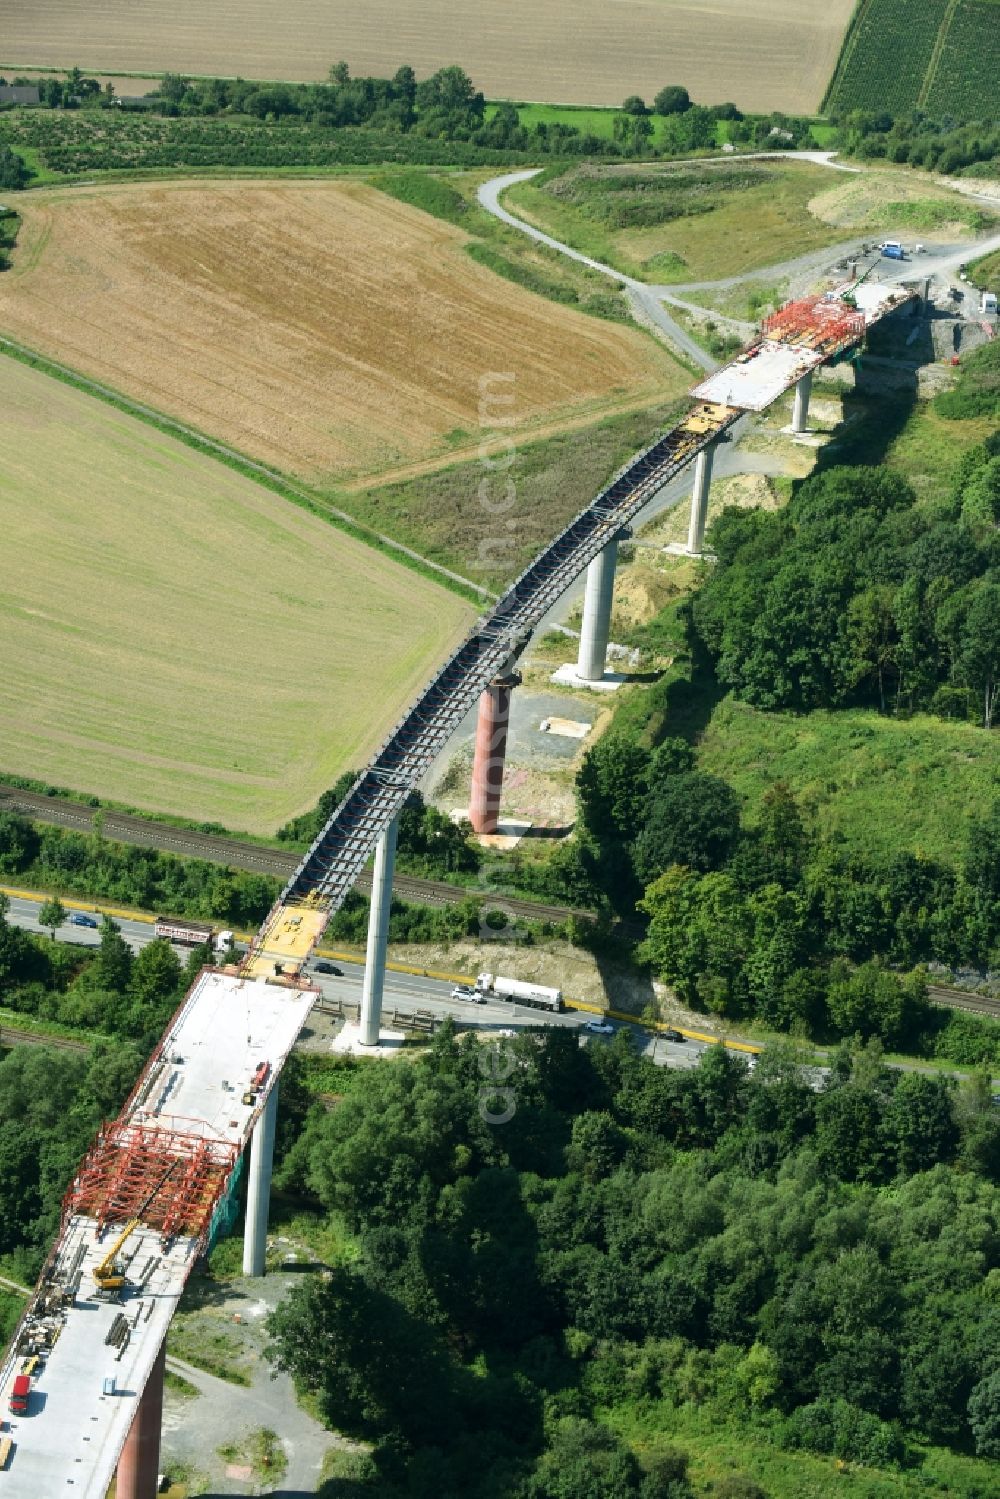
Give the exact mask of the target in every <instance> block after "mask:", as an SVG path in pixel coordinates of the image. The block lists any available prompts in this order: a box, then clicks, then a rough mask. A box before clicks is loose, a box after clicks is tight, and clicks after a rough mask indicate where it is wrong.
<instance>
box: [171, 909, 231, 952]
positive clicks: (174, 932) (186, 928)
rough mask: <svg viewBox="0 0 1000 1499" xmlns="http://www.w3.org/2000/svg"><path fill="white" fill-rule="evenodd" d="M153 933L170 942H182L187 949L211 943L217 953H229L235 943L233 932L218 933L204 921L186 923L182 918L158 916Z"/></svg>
mask: <svg viewBox="0 0 1000 1499" xmlns="http://www.w3.org/2000/svg"><path fill="white" fill-rule="evenodd" d="M153 931H154V932H155V933H156V935H157V937H166V939H167V941H168V942H180V943H181V944H182V945H183V946H185V947H200V946H201V945H202V944H203V943H205V942H210V943H211V944H212V947H213V948H214V950H215V951H216V952H228V951H229V949H230V948H231V947H232V945H233V941H234V935H233V933H232V932H216V930H215V928H214V927H210V926H206V925H205V923H204V922H203V921H186V920H185V919H184V918H183V917H180V916H178V917H174V916H157V918H156V921H155V922H154V923H153Z"/></svg>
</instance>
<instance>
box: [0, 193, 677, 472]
mask: <svg viewBox="0 0 1000 1499" xmlns="http://www.w3.org/2000/svg"><path fill="white" fill-rule="evenodd" d="M19 207H20V208H21V211H22V212H23V215H24V222H23V226H22V229H21V231H20V235H19V243H18V248H17V251H16V253H15V256H14V259H13V266H12V269H11V270H10V271H9V272H7V273H6V274H5V275H4V276H3V277H2V278H0V328H2V329H3V330H4V331H5V332H8V333H10V334H12V335H13V336H14V337H15V338H18V339H20V340H22V341H23V342H24V343H26V344H28V345H29V346H30V347H32V348H35V349H39V350H41V351H42V352H44V353H46V354H49V355H51V356H53V357H54V358H56V359H59V360H61V361H63V362H65V363H67V364H69V365H72V366H73V367H74V368H76V369H80V370H82V371H84V372H85V373H87V374H89V375H93V376H95V377H96V378H98V379H99V380H102V381H104V382H105V383H107V384H108V385H111V386H112V387H114V388H116V389H118V390H122V391H124V392H126V393H127V394H128V395H130V396H133V397H135V398H137V399H139V400H140V401H143V402H145V403H148V404H149V405H151V406H154V407H156V408H158V409H159V410H162V411H165V412H167V413H169V415H171V416H174V417H177V418H179V419H180V420H181V421H184V422H186V423H189V424H190V425H192V426H194V427H196V428H198V429H200V430H201V431H203V432H207V433H210V434H211V435H212V436H213V437H217V438H221V439H222V440H223V441H225V442H227V443H231V444H232V445H233V446H235V447H237V448H239V449H241V450H242V451H244V452H247V453H250V454H252V455H253V456H254V457H255V458H259V459H262V460H263V461H265V462H267V463H270V464H272V465H273V466H275V467H277V468H279V469H282V470H285V471H288V472H292V473H295V474H298V475H301V476H303V477H307V478H309V479H312V480H314V481H316V482H320V483H323V482H327V483H329V482H334V483H335V482H340V481H344V480H347V479H350V478H357V477H360V476H363V475H373V474H377V473H379V472H381V471H383V470H385V469H390V468H397V467H399V466H400V465H403V464H408V463H414V462H419V461H421V460H424V459H427V458H429V457H433V456H438V457H440V458H441V459H442V461H443V460H444V459H445V458H448V459H453V458H455V457H458V456H461V455H462V454H463V453H470V454H471V453H474V452H475V451H476V449H477V447H478V444H479V440H480V435H481V422H482V421H483V412H482V407H481V399H482V394H483V388H484V387H483V382H484V380H486V381H489V380H491V379H492V380H493V382H494V383H493V385H492V386H491V387H490V390H491V391H492V394H493V397H494V403H493V405H492V406H491V407H490V410H489V412H488V413H487V417H486V424H487V426H489V427H490V428H495V427H496V426H497V425H498V423H497V420H496V414H497V410H498V407H497V406H496V398H497V397H498V396H499V395H502V394H505V393H510V392H513V394H514V396H515V398H516V401H517V410H518V419H519V433H520V434H521V435H529V434H530V432H531V430H532V428H533V427H537V428H538V429H539V430H541V429H545V428H547V429H549V430H551V428H552V425H553V423H558V422H559V421H560V420H563V421H566V422H567V423H569V424H570V425H572V424H574V423H577V422H579V420H580V419H581V417H582V416H584V415H586V414H587V413H588V412H592V413H593V414H595V415H597V414H600V413H602V412H605V411H608V410H614V409H617V408H618V407H629V406H635V405H636V404H642V403H644V402H651V401H653V400H654V399H656V397H657V395H658V394H659V392H660V390H661V388H662V381H663V378H664V375H665V373H666V372H667V371H668V370H669V371H673V368H674V366H673V364H672V361H670V359H669V356H667V355H666V354H665V353H662V352H661V351H660V350H659V349H657V347H656V346H655V345H654V344H653V342H652V341H651V340H649V339H647V338H645V337H644V336H643V335H642V334H640V333H638V332H637V331H635V330H633V329H631V328H626V327H620V326H617V325H615V324H612V323H605V322H602V321H601V320H599V319H597V318H592V317H587V316H585V315H584V314H581V313H577V312H574V311H572V310H570V309H567V308H564V307H559V306H557V305H555V304H553V303H551V302H548V301H546V300H545V299H544V298H542V297H538V296H534V295H532V294H531V293H529V292H527V291H525V290H524V289H523V288H521V287H518V286H516V285H513V284H512V283H510V282H507V281H504V280H502V279H501V278H500V277H498V276H496V275H494V274H493V273H492V272H491V271H489V270H487V269H485V268H484V267H482V266H479V265H477V264H475V262H473V261H472V260H471V259H470V258H469V256H468V255H466V254H465V249H464V246H465V244H466V243H467V236H466V235H465V234H464V233H463V232H462V231H461V230H459V229H456V228H454V227H453V226H451V225H450V224H446V223H443V222H442V221H440V220H438V219H433V218H431V217H429V216H428V215H426V214H424V213H421V212H420V211H419V210H417V209H414V208H410V207H408V206H407V205H405V204H402V203H399V202H397V201H396V200H395V199H393V198H389V197H387V196H386V195H384V194H382V193H379V192H376V191H375V190H374V189H372V188H370V187H368V186H366V185H364V184H363V183H360V182H341V181H338V182H294V183H292V182H235V183H229V182H221V183H211V184H207V183H204V182H198V183H192V182H180V183H175V182H171V183H157V184H149V183H140V184H135V183H133V184H124V185H119V186H103V187H99V188H97V187H95V188H83V189H82V190H81V189H66V188H62V189H53V190H51V191H39V192H37V193H31V194H26V195H25V196H24V202H23V205H19ZM497 377H499V382H498V380H497ZM494 435H495V433H494Z"/></svg>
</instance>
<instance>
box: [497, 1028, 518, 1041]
mask: <svg viewBox="0 0 1000 1499" xmlns="http://www.w3.org/2000/svg"><path fill="white" fill-rule="evenodd" d="M497 1035H498V1036H506V1037H507V1038H508V1040H512V1039H513V1037H514V1036H516V1035H517V1031H512V1030H511V1028H510V1026H509V1025H505V1026H503V1027H502V1028H501V1029H500V1030H498V1031H497Z"/></svg>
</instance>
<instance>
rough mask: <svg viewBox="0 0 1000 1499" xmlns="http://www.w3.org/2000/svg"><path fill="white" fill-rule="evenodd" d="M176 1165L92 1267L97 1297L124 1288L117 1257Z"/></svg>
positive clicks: (120, 1265) (123, 1278) (122, 1269)
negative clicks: (99, 1260) (101, 1258)
mask: <svg viewBox="0 0 1000 1499" xmlns="http://www.w3.org/2000/svg"><path fill="white" fill-rule="evenodd" d="M177 1165H178V1162H177V1161H174V1162H172V1163H171V1165H170V1166H169V1167H168V1168H167V1170H166V1171H165V1172H164V1173H163V1175H162V1176H161V1177H160V1180H159V1181H158V1182H157V1183H156V1186H155V1187H154V1188H153V1190H152V1191H151V1192H150V1194H149V1196H148V1197H147V1198H146V1199H145V1201H144V1202H143V1203H142V1204H141V1205H140V1207H139V1209H138V1212H137V1214H136V1216H135V1217H134V1218H130V1219H129V1220H128V1222H127V1223H126V1225H125V1227H124V1228H123V1229H122V1231H121V1233H120V1234H119V1235H118V1237H117V1239H116V1240H115V1242H114V1243H113V1244H112V1246H111V1248H110V1249H109V1250H108V1252H107V1254H106V1255H105V1256H104V1258H103V1260H101V1263H100V1264H99V1265H95V1266H94V1269H93V1276H94V1279H95V1280H96V1282H97V1292H98V1295H108V1296H113V1295H115V1294H116V1293H117V1292H119V1291H121V1290H122V1289H123V1288H124V1286H125V1267H124V1265H123V1264H122V1263H121V1262H120V1261H119V1259H118V1255H119V1253H120V1251H121V1250H122V1249H123V1248H124V1246H125V1245H126V1244H127V1243H128V1241H129V1239H130V1238H131V1237H132V1235H133V1234H134V1233H135V1231H136V1229H137V1228H140V1227H141V1226H142V1216H141V1215H142V1214H143V1213H144V1212H145V1210H146V1208H148V1207H149V1204H150V1203H151V1202H152V1200H153V1198H154V1197H155V1196H156V1194H157V1192H159V1190H160V1188H161V1187H162V1186H163V1185H164V1184H165V1183H166V1181H167V1180H168V1178H169V1177H170V1174H171V1172H173V1171H174V1169H175V1168H176V1166H177Z"/></svg>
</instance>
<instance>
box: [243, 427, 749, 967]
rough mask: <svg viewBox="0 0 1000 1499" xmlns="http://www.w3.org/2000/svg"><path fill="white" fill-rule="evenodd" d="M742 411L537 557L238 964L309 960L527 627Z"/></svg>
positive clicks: (655, 461)
mask: <svg viewBox="0 0 1000 1499" xmlns="http://www.w3.org/2000/svg"><path fill="white" fill-rule="evenodd" d="M741 415H742V412H741V411H738V410H733V409H730V408H729V407H726V406H719V405H712V404H701V405H698V406H696V407H694V408H693V409H692V410H691V411H690V412H689V413H688V414H687V415H686V416H685V417H684V418H683V419H682V420H681V421H680V422H679V423H678V424H677V426H676V427H674V428H673V429H672V430H671V431H669V432H667V433H666V434H665V435H664V436H662V437H660V438H658V439H657V441H656V442H654V443H653V444H652V445H651V446H650V447H648V448H646V449H645V450H644V451H643V452H641V453H640V454H639V455H638V456H637V457H636V458H633V459H632V461H631V462H630V463H629V464H628V465H627V466H626V467H625V468H623V469H622V470H621V471H620V472H619V473H618V474H617V475H616V476H615V477H614V479H612V481H611V483H610V484H608V485H607V486H606V487H605V488H604V489H602V490H601V492H600V494H599V495H598V496H597V498H596V499H595V500H593V501H592V502H591V503H590V504H589V505H588V506H587V507H586V509H584V510H581V511H580V513H579V515H577V516H576V517H575V518H574V519H573V520H572V521H570V523H569V525H568V526H566V528H565V529H564V530H563V531H561V532H560V533H559V535H558V536H557V537H556V538H555V540H554V541H552V542H550V544H549V545H548V546H547V547H546V548H545V550H544V551H543V552H541V553H540V554H539V555H538V556H537V557H536V558H535V560H534V561H533V562H532V563H531V565H530V566H529V567H527V568H526V569H525V571H524V572H523V573H522V574H521V576H520V577H519V578H518V579H517V580H516V581H515V582H514V583H512V584H511V586H510V588H508V590H507V592H506V593H505V594H504V595H503V597H502V598H501V599H500V600H499V602H498V603H497V604H496V605H495V607H494V608H493V609H492V610H491V612H490V613H489V614H488V615H485V616H484V617H483V618H481V619H480V620H479V621H478V623H477V625H476V627H475V629H474V630H473V632H472V633H471V634H470V635H469V636H468V638H467V639H466V640H464V641H463V642H462V644H461V645H460V646H459V647H458V649H457V650H456V651H455V652H454V653H453V654H452V655H451V656H450V657H449V658H448V660H447V661H446V662H445V663H444V665H443V666H442V667H441V668H440V670H439V671H438V673H437V675H436V676H435V677H434V678H433V679H432V680H431V681H430V682H429V683H428V685H427V686H426V688H425V689H424V691H423V693H422V694H421V696H420V697H419V698H418V700H417V701H416V702H415V703H414V704H413V706H412V707H411V708H410V709H409V710H408V711H407V712H406V714H405V715H404V716H403V717H402V718H401V719H400V721H399V722H398V723H397V724H396V726H395V728H394V729H393V730H392V731H391V733H390V734H389V735H388V737H387V738H386V740H385V742H384V743H383V744H382V746H381V748H380V749H379V750H378V751H377V752H376V754H375V756H374V757H373V759H372V761H371V763H370V764H369V766H368V768H367V769H366V770H365V771H363V772H362V773H361V775H360V776H359V777H358V779H357V781H356V782H355V783H354V785H353V786H352V788H351V790H350V791H349V793H348V794H347V796H346V797H345V798H344V800H343V801H342V802H341V804H340V806H339V807H337V808H336V809H335V811H334V812H333V814H332V815H331V817H330V818H329V820H328V821H327V823H326V826H325V827H324V828H323V830H322V831H321V832H320V834H319V835H318V837H317V838H316V840H315V842H314V843H313V845H312V847H311V848H310V849H309V851H308V853H307V854H306V855H305V857H304V858H303V860H302V862H301V863H300V864H299V866H298V868H297V869H296V871H295V873H294V874H293V875H292V876H291V878H290V879H289V881H288V883H287V885H286V886H285V888H284V890H283V891H282V893H281V895H280V897H279V898H278V901H277V903H276V904H275V906H274V908H273V909H272V911H271V913H270V915H269V916H268V918H267V920H266V921H265V922H264V925H263V926H262V927H261V930H260V932H259V933H258V935H257V937H256V938H255V940H254V942H253V945H252V946H251V948H250V951H249V953H248V954H247V958H246V960H245V963H244V965H243V971H244V972H245V973H247V974H259V975H263V974H269V973H273V972H274V964H275V963H284V964H286V965H289V964H290V965H291V966H292V967H293V968H294V967H295V966H297V965H300V964H301V962H303V961H304V960H305V957H307V956H308V951H309V948H310V947H311V945H312V943H313V942H315V941H318V939H319V937H320V935H321V934H322V931H323V928H324V927H325V925H326V922H327V920H328V919H329V916H330V915H331V914H332V912H334V911H335V910H337V909H338V908H339V907H340V906H341V904H342V903H343V901H344V900H345V899H346V898H347V895H348V893H349V892H350V891H351V890H352V889H353V887H354V884H355V882H356V880H357V878H358V875H359V874H360V873H361V871H362V869H363V868H364V866H365V863H366V862H367V860H368V857H369V855H370V854H371V851H372V849H373V847H374V845H375V842H376V840H377V838H378V837H379V834H380V833H381V832H382V831H383V830H384V829H385V828H386V827H388V825H389V823H390V822H391V821H392V819H393V818H394V817H395V816H396V814H397V812H398V811H399V810H400V808H401V807H402V806H403V804H404V802H405V801H406V798H407V797H408V796H409V794H410V792H411V791H412V790H413V789H414V788H415V787H416V786H417V785H418V784H419V782H420V781H421V779H422V778H423V776H424V775H425V773H426V772H427V771H428V770H429V768H430V766H431V765H432V763H433V761H434V759H435V757H436V756H437V755H438V753H439V752H440V751H441V749H442V748H443V747H444V745H445V744H447V742H448V740H449V739H450V738H451V736H452V734H453V733H454V732H455V730H456V729H457V728H458V726H459V725H460V724H461V722H462V720H463V719H464V717H465V715H466V714H467V713H468V711H469V709H470V708H471V707H472V706H473V705H474V703H475V702H476V700H477V698H478V697H479V694H480V693H481V692H482V691H483V689H484V688H485V687H487V686H488V685H489V683H490V682H491V681H492V680H493V679H494V678H495V677H496V676H498V675H499V674H501V673H502V672H503V671H504V670H505V668H507V667H508V666H509V665H510V663H511V662H512V661H513V660H514V659H515V658H516V657H517V656H518V655H519V654H520V653H521V651H522V650H523V649H524V647H525V645H526V644H527V642H528V640H529V638H530V636H531V633H532V631H533V630H534V629H535V627H536V626H537V625H538V624H539V623H540V621H541V620H542V619H543V618H544V616H545V614H546V612H547V611H548V610H549V608H550V607H551V606H552V604H554V603H555V602H556V600H557V599H559V598H560V597H561V596H562V595H563V594H564V593H565V591H566V589H567V588H569V587H570V585H571V584H572V583H573V582H574V580H575V579H576V578H577V577H579V575H580V573H581V572H582V571H583V570H584V568H586V567H587V565H588V564H589V563H590V562H592V561H593V559H594V558H595V557H596V556H597V555H598V553H599V552H600V551H601V550H602V549H603V548H604V547H605V546H607V544H608V542H609V541H612V540H613V539H614V538H615V537H616V536H617V535H618V533H619V532H620V531H621V529H622V527H623V526H625V525H627V524H628V523H629V521H631V520H633V519H634V518H635V516H636V515H637V514H638V513H639V511H640V510H641V509H642V508H643V506H644V505H646V504H647V503H648V502H649V500H650V499H652V497H653V496H654V495H655V494H656V493H657V491H658V490H659V489H660V488H662V486H663V485H664V484H666V483H667V482H668V480H670V479H672V478H673V477H674V476H675V475H676V474H678V473H680V471H681V470H682V469H683V468H685V467H686V466H687V465H688V464H689V463H691V462H692V461H693V460H694V459H695V458H696V457H697V455H698V454H699V453H700V452H701V451H702V449H703V448H707V447H708V446H709V445H710V444H711V443H713V442H716V441H718V439H719V438H720V437H721V436H722V435H723V434H724V433H725V432H726V431H728V429H729V428H730V427H731V426H733V424H734V423H735V422H737V421H738V420H739V418H740V416H741Z"/></svg>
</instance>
